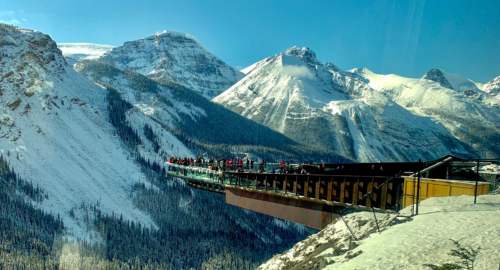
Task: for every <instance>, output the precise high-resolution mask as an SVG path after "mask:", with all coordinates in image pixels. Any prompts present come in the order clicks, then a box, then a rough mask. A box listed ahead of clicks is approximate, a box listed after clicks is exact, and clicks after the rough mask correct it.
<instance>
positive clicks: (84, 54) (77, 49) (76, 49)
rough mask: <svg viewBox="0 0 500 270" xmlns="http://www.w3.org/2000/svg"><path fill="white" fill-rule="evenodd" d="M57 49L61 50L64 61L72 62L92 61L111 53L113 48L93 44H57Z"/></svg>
mask: <svg viewBox="0 0 500 270" xmlns="http://www.w3.org/2000/svg"><path fill="white" fill-rule="evenodd" d="M57 47H59V49H60V50H61V52H62V54H63V56H64V57H65V58H66V59H68V58H69V59H71V60H72V61H75V62H76V61H80V60H92V59H97V58H99V57H101V56H103V55H104V54H105V53H107V52H109V51H111V49H113V46H111V45H104V44H94V43H77V42H74V43H64V42H61V43H58V44H57Z"/></svg>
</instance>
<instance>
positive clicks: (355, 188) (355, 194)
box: [352, 177, 359, 205]
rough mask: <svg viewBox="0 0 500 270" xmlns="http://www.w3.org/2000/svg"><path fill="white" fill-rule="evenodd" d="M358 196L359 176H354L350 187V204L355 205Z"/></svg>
mask: <svg viewBox="0 0 500 270" xmlns="http://www.w3.org/2000/svg"><path fill="white" fill-rule="evenodd" d="M358 198H359V177H357V178H356V182H354V186H353V187H352V204H354V205H357V204H358Z"/></svg>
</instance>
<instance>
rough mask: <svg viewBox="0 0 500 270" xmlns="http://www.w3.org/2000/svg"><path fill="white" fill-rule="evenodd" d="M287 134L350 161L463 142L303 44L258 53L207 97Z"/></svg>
mask: <svg viewBox="0 0 500 270" xmlns="http://www.w3.org/2000/svg"><path fill="white" fill-rule="evenodd" d="M213 101H214V102H217V103H220V104H222V105H224V106H226V107H227V108H229V109H231V110H233V111H235V112H238V113H240V114H241V115H243V116H246V117H248V118H250V119H252V120H255V121H257V122H259V123H262V124H264V125H267V126H269V127H271V128H273V129H274V130H276V131H279V132H281V133H283V134H285V135H287V136H288V137H290V138H292V139H294V140H296V141H298V142H300V143H303V144H306V145H315V146H318V147H321V148H324V149H328V150H329V151H332V152H336V153H338V154H340V155H343V156H346V157H348V158H351V159H353V160H358V161H379V160H416V159H419V158H421V159H433V158H436V157H438V156H441V155H444V154H448V153H454V154H458V155H467V154H469V153H470V149H469V148H468V147H467V146H466V145H463V144H462V143H460V142H459V141H458V140H456V139H455V138H454V137H453V136H451V135H450V134H449V133H448V132H447V130H446V129H445V128H444V127H442V126H441V125H439V124H437V123H434V122H433V121H431V120H430V119H428V118H424V117H420V116H418V115H415V114H413V113H411V112H409V111H407V110H405V109H404V108H403V107H401V106H400V105H398V104H396V103H394V102H392V101H391V100H390V99H388V98H387V97H386V96H384V95H383V94H381V93H379V92H377V91H375V90H373V89H372V88H371V87H370V86H369V85H368V84H367V80H366V79H364V78H362V77H361V76H359V75H357V74H353V73H350V72H344V71H341V70H339V69H338V68H336V67H335V66H334V65H331V64H326V65H325V64H322V63H320V62H319V61H318V60H317V58H316V56H315V54H314V52H312V51H311V50H310V49H308V48H298V47H293V48H290V49H288V50H287V51H285V52H283V53H280V54H278V55H276V56H274V57H270V58H266V59H264V60H262V61H260V62H258V63H256V64H255V66H254V67H253V68H252V70H251V71H249V72H248V73H247V75H246V76H245V77H244V78H243V79H242V80H240V81H239V82H238V83H236V84H235V85H234V86H232V87H231V88H229V89H228V90H226V91H225V92H223V93H222V94H221V95H219V96H217V97H215V98H214V99H213Z"/></svg>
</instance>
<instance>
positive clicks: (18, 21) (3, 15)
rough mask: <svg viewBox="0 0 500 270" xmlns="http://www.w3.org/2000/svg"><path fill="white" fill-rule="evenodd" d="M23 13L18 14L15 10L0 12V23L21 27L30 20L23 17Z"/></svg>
mask: <svg viewBox="0 0 500 270" xmlns="http://www.w3.org/2000/svg"><path fill="white" fill-rule="evenodd" d="M21 13H23V12H16V11H14V10H0V23H6V24H12V25H16V26H21V25H23V24H25V23H26V22H27V21H28V20H27V19H26V18H24V16H22V14H21Z"/></svg>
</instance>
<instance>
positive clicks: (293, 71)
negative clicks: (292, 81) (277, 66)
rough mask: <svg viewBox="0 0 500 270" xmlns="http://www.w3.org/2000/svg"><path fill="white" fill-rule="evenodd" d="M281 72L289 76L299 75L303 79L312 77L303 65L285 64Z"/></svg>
mask: <svg viewBox="0 0 500 270" xmlns="http://www.w3.org/2000/svg"><path fill="white" fill-rule="evenodd" d="M282 72H284V73H285V74H287V75H288V76H291V77H300V78H305V79H313V78H314V74H313V73H312V72H311V71H310V70H309V68H307V67H305V66H295V65H285V66H283V69H282Z"/></svg>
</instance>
